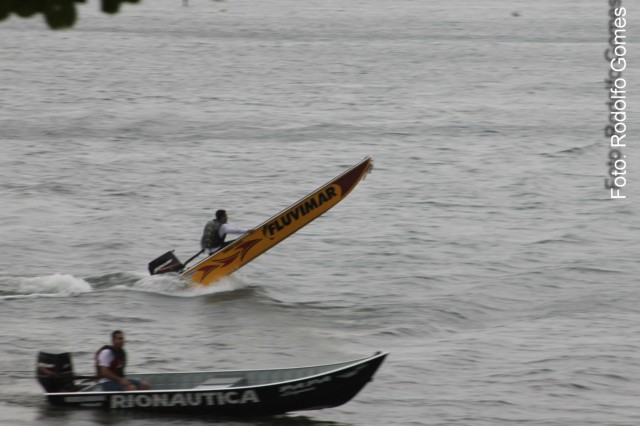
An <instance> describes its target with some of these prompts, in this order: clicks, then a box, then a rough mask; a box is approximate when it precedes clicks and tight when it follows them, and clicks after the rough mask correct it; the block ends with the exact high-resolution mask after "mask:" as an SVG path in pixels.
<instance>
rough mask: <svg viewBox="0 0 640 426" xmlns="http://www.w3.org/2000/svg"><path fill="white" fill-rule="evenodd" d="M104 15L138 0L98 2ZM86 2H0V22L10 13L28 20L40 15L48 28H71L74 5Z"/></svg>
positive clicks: (75, 14)
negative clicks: (123, 4) (124, 4)
mask: <svg viewBox="0 0 640 426" xmlns="http://www.w3.org/2000/svg"><path fill="white" fill-rule="evenodd" d="M100 1H101V9H102V11H103V12H104V13H111V14H113V13H117V12H118V11H119V10H120V5H121V4H122V3H139V2H140V0H100ZM85 2H86V0H0V21H3V20H5V19H7V18H8V17H9V16H10V15H11V14H12V13H14V14H16V15H18V16H20V17H22V18H30V17H32V16H35V15H37V14H40V13H42V14H43V15H44V18H45V21H46V22H47V25H49V28H51V29H54V30H59V29H64V28H70V27H73V24H75V22H76V19H77V17H78V13H77V12H76V3H85Z"/></svg>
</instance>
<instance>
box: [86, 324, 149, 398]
mask: <svg viewBox="0 0 640 426" xmlns="http://www.w3.org/2000/svg"><path fill="white" fill-rule="evenodd" d="M123 347H124V333H123V332H122V331H120V330H116V331H114V332H113V333H111V345H104V346H103V347H101V348H100V349H99V350H98V352H96V372H97V374H98V378H99V379H100V384H101V385H102V390H104V391H106V392H119V391H120V392H121V391H129V390H139V389H149V384H148V383H147V382H145V381H140V380H136V379H129V378H126V377H125V375H124V368H125V366H126V364H127V353H126V352H125V351H124V349H123Z"/></svg>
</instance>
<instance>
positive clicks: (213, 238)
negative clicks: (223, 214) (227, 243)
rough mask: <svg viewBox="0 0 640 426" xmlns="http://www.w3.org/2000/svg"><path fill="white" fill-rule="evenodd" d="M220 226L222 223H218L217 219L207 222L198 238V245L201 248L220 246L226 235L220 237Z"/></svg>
mask: <svg viewBox="0 0 640 426" xmlns="http://www.w3.org/2000/svg"><path fill="white" fill-rule="evenodd" d="M221 226H222V223H220V221H218V219H214V220H210V221H209V222H207V224H206V225H205V227H204V232H203V233H202V239H201V240H200V247H202V248H203V249H209V248H214V247H220V246H221V245H222V243H224V239H225V237H226V236H227V235H226V234H225V235H223V236H222V237H221V236H220V233H219V231H220V227H221Z"/></svg>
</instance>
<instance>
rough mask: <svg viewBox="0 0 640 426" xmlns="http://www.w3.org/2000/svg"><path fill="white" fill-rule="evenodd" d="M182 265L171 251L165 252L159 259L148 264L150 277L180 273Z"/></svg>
mask: <svg viewBox="0 0 640 426" xmlns="http://www.w3.org/2000/svg"><path fill="white" fill-rule="evenodd" d="M183 269H184V265H183V264H182V263H180V261H179V260H178V258H177V257H176V255H175V254H173V250H171V251H168V252H166V253H165V254H163V255H162V256H160V257H159V258H157V259H155V260H152V261H151V262H149V273H150V274H151V275H157V274H166V273H167V272H180V271H182V270H183Z"/></svg>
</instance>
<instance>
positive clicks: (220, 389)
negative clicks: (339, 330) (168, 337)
mask: <svg viewBox="0 0 640 426" xmlns="http://www.w3.org/2000/svg"><path fill="white" fill-rule="evenodd" d="M387 355H389V352H376V353H375V354H374V355H371V356H369V357H366V358H360V359H356V360H353V361H344V362H343V363H341V362H337V363H330V364H321V365H309V366H306V367H304V366H303V367H289V368H267V369H263V370H260V369H254V370H225V371H174V372H167V373H137V374H140V375H152V374H153V375H156V374H157V375H161V374H162V375H164V374H193V373H196V374H203V373H234V372H245V373H246V372H260V371H282V370H292V369H297V368H314V367H328V366H332V365H336V364H346V365H345V366H343V367H339V368H335V369H333V370H328V371H325V372H323V373H318V374H313V375H310V376H301V377H298V378H295V379H289V380H284V381H279V382H269V383H264V384H256V385H246V386H229V387H218V388H213V387H212V388H211V389H207V388H201V389H197V388H195V387H193V388H188V389H156V390H154V389H147V390H132V391H115V392H114V391H110V392H109V391H88V392H85V391H82V390H80V391H76V392H45V393H44V395H45V396H73V395H75V396H78V395H121V394H127V395H129V394H155V393H178V392H181V393H185V392H229V391H235V390H245V389H257V388H264V387H268V386H276V385H283V384H287V383H291V382H297V381H300V380H312V379H314V378H317V377H321V376H326V375H328V374H334V373H336V372H338V371H342V370H346V369H348V368H351V367H353V366H356V365H359V364H365V363H367V362H370V361H373V360H375V359H378V358H384V357H386V356H387ZM135 375H136V374H135V373H132V374H128V375H127V376H130V377H135ZM91 386H94V385H91Z"/></svg>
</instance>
